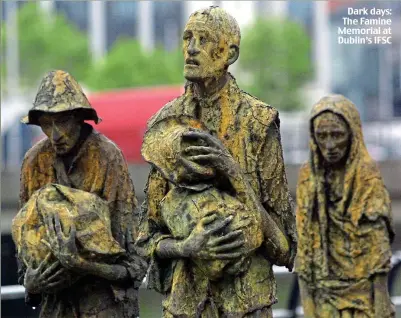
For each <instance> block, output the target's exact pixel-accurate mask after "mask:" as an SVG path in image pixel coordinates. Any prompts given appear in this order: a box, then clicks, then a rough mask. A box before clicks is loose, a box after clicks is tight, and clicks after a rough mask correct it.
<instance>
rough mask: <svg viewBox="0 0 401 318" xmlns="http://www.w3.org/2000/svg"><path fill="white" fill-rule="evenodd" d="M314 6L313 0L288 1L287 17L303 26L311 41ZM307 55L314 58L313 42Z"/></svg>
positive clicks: (312, 36)
mask: <svg viewBox="0 0 401 318" xmlns="http://www.w3.org/2000/svg"><path fill="white" fill-rule="evenodd" d="M314 6H315V3H314V1H289V2H288V17H289V18H290V19H291V20H294V21H297V22H298V23H300V24H302V25H303V26H304V27H305V30H306V32H307V33H308V35H309V37H310V39H311V43H313V41H314V26H315V23H314ZM309 56H310V59H311V60H314V59H315V57H314V51H313V44H312V45H311V48H310V52H309Z"/></svg>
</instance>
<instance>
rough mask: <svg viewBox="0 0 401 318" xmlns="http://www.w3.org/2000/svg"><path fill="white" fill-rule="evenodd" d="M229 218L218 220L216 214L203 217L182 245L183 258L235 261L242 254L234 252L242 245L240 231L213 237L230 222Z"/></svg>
mask: <svg viewBox="0 0 401 318" xmlns="http://www.w3.org/2000/svg"><path fill="white" fill-rule="evenodd" d="M232 219H233V217H232V216H229V217H227V218H225V219H223V220H221V219H220V220H219V219H218V217H217V214H211V215H208V216H205V217H203V218H202V219H201V220H200V221H199V222H198V224H197V225H196V227H195V228H194V229H193V230H192V232H191V234H190V235H189V236H188V238H186V239H185V240H184V242H183V245H182V255H183V256H184V257H190V258H198V259H212V260H215V259H236V258H239V257H241V255H242V253H241V252H238V251H236V249H237V248H239V247H241V246H242V245H243V244H244V239H243V236H242V231H241V230H237V231H233V232H229V233H227V234H225V235H223V236H221V237H215V236H213V234H217V233H218V232H219V231H221V230H222V229H223V228H225V227H226V226H227V225H228V224H230V222H231V221H232Z"/></svg>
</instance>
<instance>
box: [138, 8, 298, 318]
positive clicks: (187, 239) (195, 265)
mask: <svg viewBox="0 0 401 318" xmlns="http://www.w3.org/2000/svg"><path fill="white" fill-rule="evenodd" d="M240 37H241V36H240V29H239V27H238V24H237V22H236V21H235V19H234V18H233V17H232V16H230V15H229V14H228V13H227V12H225V11H224V10H223V9H221V8H218V7H215V6H214V7H209V8H207V9H202V10H198V11H196V12H194V13H193V14H192V15H191V16H190V18H189V21H188V23H187V25H186V27H185V30H184V36H183V53H184V57H185V66H184V77H185V78H186V79H187V83H186V85H185V93H184V94H183V95H182V96H180V97H178V98H177V99H175V100H173V101H172V102H170V103H168V104H166V105H165V106H164V107H163V108H162V109H161V110H160V111H159V112H158V113H157V114H156V115H154V116H153V117H152V118H151V119H150V120H149V122H148V129H147V131H146V133H145V137H144V142H143V146H142V155H143V157H144V158H145V160H146V161H147V162H149V163H150V164H151V171H150V174H149V179H148V183H147V186H146V189H145V192H146V200H145V202H144V204H143V206H142V207H143V211H142V213H143V214H142V219H141V224H140V232H139V235H138V240H137V242H136V243H137V247H138V250H139V251H141V252H142V253H143V255H145V256H147V257H148V258H149V259H150V262H151V264H150V269H149V271H148V287H149V288H152V289H155V290H157V291H158V292H160V293H162V294H164V295H165V296H166V298H165V300H164V301H163V316H164V317H271V316H272V309H271V306H272V305H273V304H274V303H276V302H277V299H276V283H275V279H274V275H273V270H272V265H273V264H277V265H282V266H287V267H288V268H289V269H291V268H292V266H293V260H294V257H295V252H296V233H295V215H294V213H293V209H292V202H291V198H290V194H289V191H288V186H287V180H286V176H285V170H284V162H283V157H282V148H281V141H280V131H279V118H278V112H277V110H276V109H274V108H273V107H271V106H269V105H267V104H265V103H263V102H262V101H260V100H258V99H256V98H255V97H253V96H251V95H249V94H247V93H245V92H243V91H241V90H240V89H239V88H238V86H237V83H236V81H235V79H234V77H233V76H232V75H231V74H230V73H229V72H228V67H229V66H230V65H231V64H233V63H234V62H235V61H236V60H237V58H238V57H239V46H240Z"/></svg>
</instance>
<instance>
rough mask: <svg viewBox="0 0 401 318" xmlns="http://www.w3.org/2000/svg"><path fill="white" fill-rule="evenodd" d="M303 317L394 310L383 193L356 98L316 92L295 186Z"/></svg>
mask: <svg viewBox="0 0 401 318" xmlns="http://www.w3.org/2000/svg"><path fill="white" fill-rule="evenodd" d="M296 220H297V230H298V238H299V243H298V253H297V259H296V272H297V273H298V276H299V283H300V289H301V298H302V304H303V307H304V311H305V317H308V318H310V317H319V318H324V317H330V318H337V317H338V318H344V317H356V318H362V317H363V318H364V317H369V318H370V317H375V318H379V317H381V318H386V317H394V306H393V305H392V303H391V299H390V296H389V293H388V288H387V273H388V271H389V270H390V266H391V263H390V259H391V249H390V244H391V242H392V241H393V238H394V228H393V223H392V216H391V206H390V198H389V194H388V192H387V190H386V188H385V186H384V184H383V180H382V178H381V175H380V172H379V169H378V167H377V166H376V163H375V162H374V161H373V160H372V158H371V157H370V155H369V153H368V151H367V149H366V146H365V143H364V140H363V135H362V127H361V120H360V116H359V113H358V111H357V109H356V107H355V105H354V104H353V103H352V102H351V101H350V100H348V99H347V98H345V97H344V96H341V95H332V96H327V97H324V98H322V99H321V100H320V101H319V102H318V103H317V104H316V105H315V106H314V107H313V109H312V114H311V117H310V160H309V161H308V162H307V163H305V164H304V165H303V167H302V168H301V171H300V177H299V180H298V187H297V215H296Z"/></svg>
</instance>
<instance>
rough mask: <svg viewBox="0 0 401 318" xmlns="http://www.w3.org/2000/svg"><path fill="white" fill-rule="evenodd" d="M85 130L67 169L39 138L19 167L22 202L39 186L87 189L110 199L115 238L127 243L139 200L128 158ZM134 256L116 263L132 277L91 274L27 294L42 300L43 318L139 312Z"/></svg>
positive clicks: (29, 298)
mask: <svg viewBox="0 0 401 318" xmlns="http://www.w3.org/2000/svg"><path fill="white" fill-rule="evenodd" d="M83 129H84V130H85V131H86V132H87V135H88V136H87V137H86V139H85V140H84V141H83V143H82V144H81V146H80V149H79V151H78V153H77V155H76V157H75V158H74V159H73V162H72V164H71V166H70V169H69V170H66V168H65V166H64V163H63V161H62V159H61V158H59V157H58V156H57V155H56V153H55V152H54V150H53V149H52V146H51V143H50V141H49V139H48V138H45V139H44V140H42V141H40V142H38V143H37V144H36V145H35V146H33V147H32V148H31V149H30V150H29V151H28V152H27V154H26V155H25V158H24V161H23V164H22V170H21V190H20V206H21V207H22V206H23V205H24V204H25V203H26V202H27V201H28V200H29V198H30V197H31V196H32V194H33V193H34V192H35V191H36V190H38V189H40V188H41V187H43V186H45V185H47V184H50V183H57V184H61V185H64V186H68V187H72V188H75V189H79V190H83V191H87V192H90V193H93V194H96V195H98V196H99V197H100V198H102V199H103V200H106V201H107V202H108V205H109V211H110V212H109V213H110V221H111V231H112V235H113V237H114V239H115V240H116V241H117V242H118V243H119V244H120V245H121V247H122V248H125V246H126V245H125V242H126V239H127V238H126V233H128V231H127V229H128V227H129V228H131V233H132V235H133V239H135V237H136V233H137V231H136V225H137V220H136V217H135V215H134V213H135V210H136V206H137V200H136V197H135V192H134V187H133V184H132V181H131V178H130V175H129V172H128V167H127V163H126V161H125V159H124V157H123V155H122V153H121V151H120V149H119V148H118V147H117V146H116V145H115V144H114V143H113V142H112V141H110V140H109V139H108V138H106V137H105V136H104V135H102V134H100V133H98V132H97V131H95V130H94V129H93V128H92V126H90V125H89V124H84V127H83ZM131 262H133V260H132V259H131V256H130V255H129V253H126V254H125V256H124V257H122V258H120V259H119V261H118V264H120V265H123V266H125V267H126V268H127V271H128V273H129V274H130V276H131V278H132V279H130V280H128V281H126V282H123V283H113V282H110V281H107V280H105V279H103V278H99V277H95V276H90V275H87V276H85V277H83V278H81V279H80V280H79V281H78V282H77V283H75V284H73V285H72V286H70V287H68V288H66V289H63V290H62V291H60V292H58V293H57V294H47V293H42V294H29V293H27V295H26V300H27V302H28V303H29V304H30V305H32V306H38V305H39V303H41V307H42V310H41V317H45V318H54V317H59V318H62V317H105V318H106V317H107V318H109V317H115V318H117V317H127V318H128V317H130V318H131V317H137V316H138V315H139V310H138V299H137V297H138V295H137V293H138V291H137V289H138V287H139V286H138V284H140V282H138V281H137V278H136V277H137V274H138V273H135V272H133V269H132V266H131ZM19 265H20V268H19V277H20V283H21V284H22V283H23V279H24V274H25V269H26V268H25V265H24V263H23V261H22V260H19Z"/></svg>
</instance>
